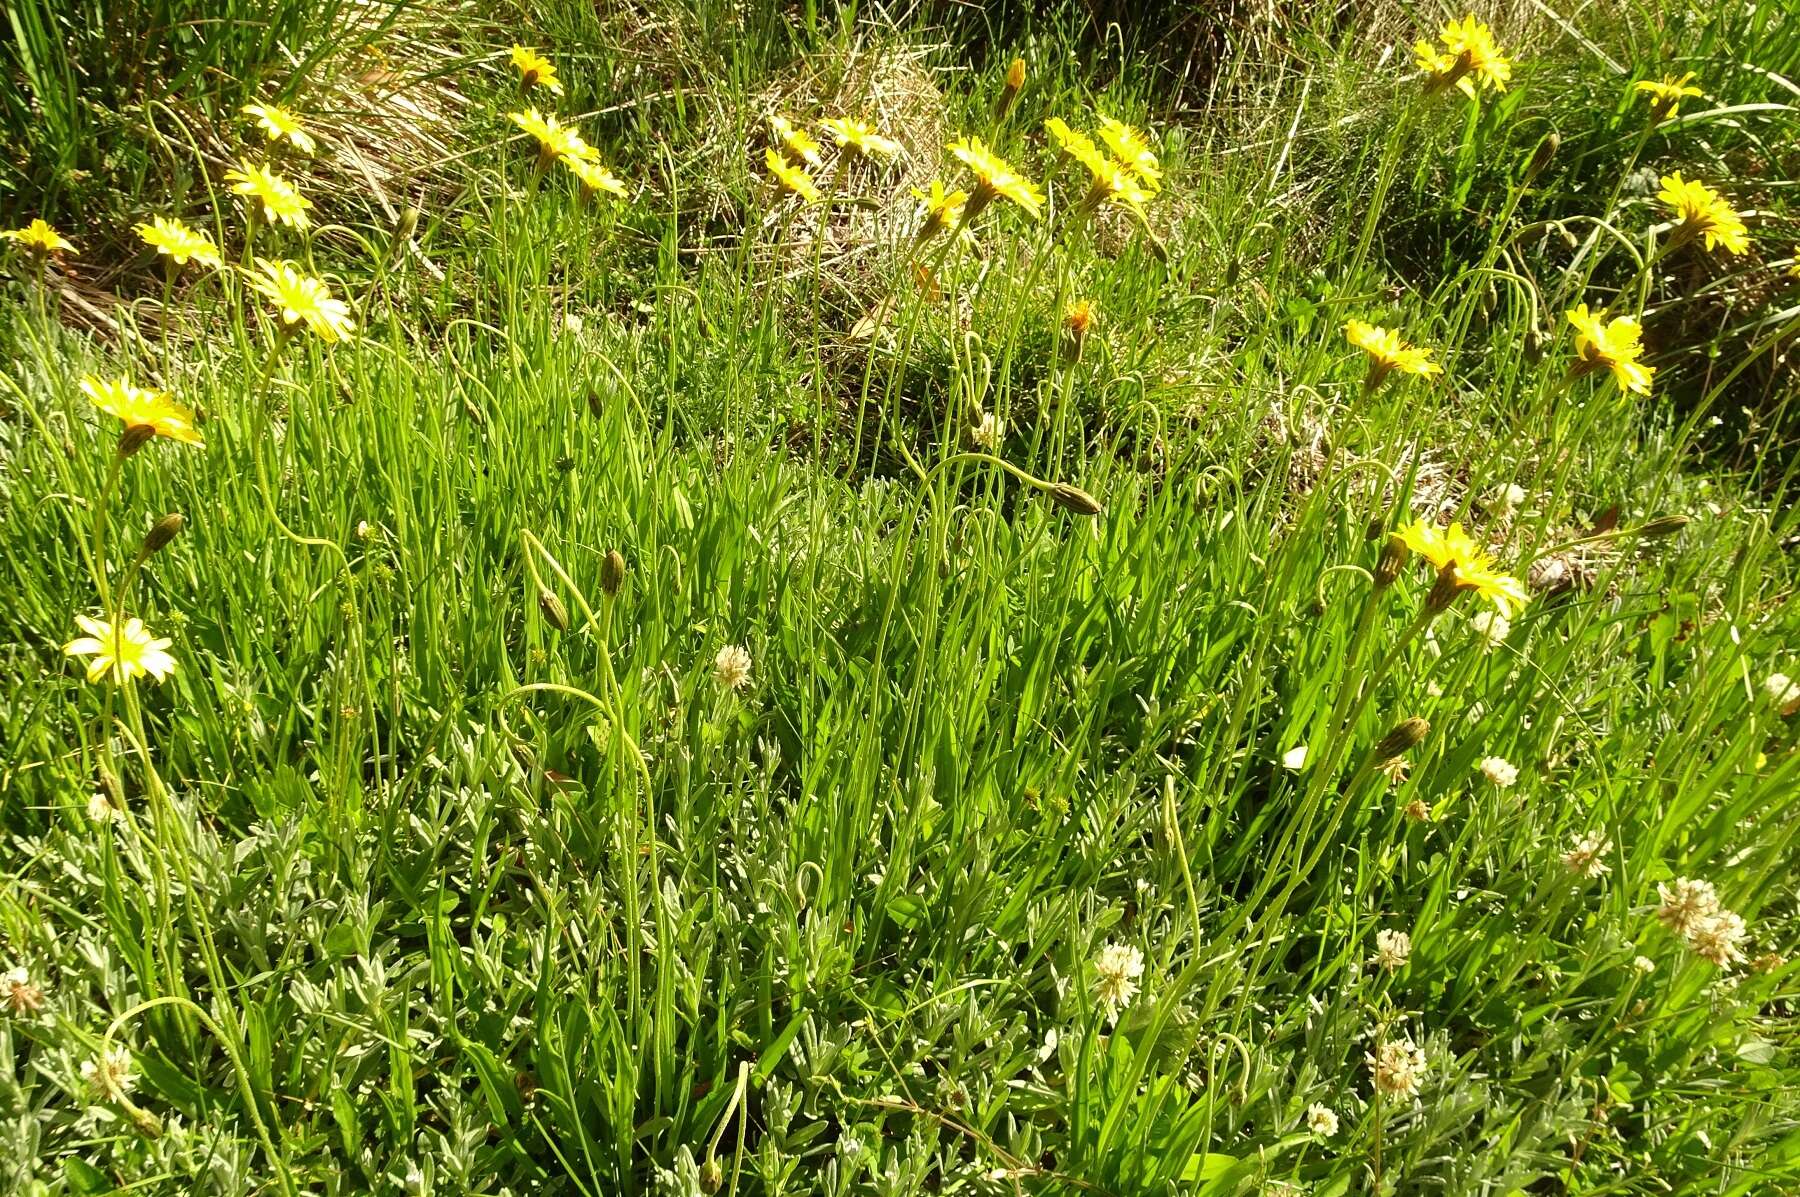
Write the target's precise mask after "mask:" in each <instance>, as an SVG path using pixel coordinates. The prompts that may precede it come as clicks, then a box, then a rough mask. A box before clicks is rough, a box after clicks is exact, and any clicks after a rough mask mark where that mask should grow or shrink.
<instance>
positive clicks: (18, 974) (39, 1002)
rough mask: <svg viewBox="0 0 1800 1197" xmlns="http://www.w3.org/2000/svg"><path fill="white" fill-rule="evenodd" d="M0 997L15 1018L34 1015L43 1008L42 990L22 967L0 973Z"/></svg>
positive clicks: (18, 966)
mask: <svg viewBox="0 0 1800 1197" xmlns="http://www.w3.org/2000/svg"><path fill="white" fill-rule="evenodd" d="M0 997H4V998H5V1001H6V1008H7V1009H8V1010H10V1011H11V1012H12V1014H13V1017H15V1018H24V1017H26V1016H28V1015H32V1014H36V1013H38V1012H39V1011H41V1010H42V1009H43V1008H44V990H43V988H42V987H41V986H40V985H38V984H37V982H35V981H33V980H32V979H31V973H30V972H29V971H27V970H26V968H25V967H24V966H23V965H17V966H15V967H13V968H9V969H7V970H6V971H5V972H4V973H0Z"/></svg>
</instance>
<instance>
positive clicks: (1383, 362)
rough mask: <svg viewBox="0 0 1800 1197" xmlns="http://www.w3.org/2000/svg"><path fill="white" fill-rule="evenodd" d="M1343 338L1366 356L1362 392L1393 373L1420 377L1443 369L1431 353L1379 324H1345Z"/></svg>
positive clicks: (1378, 383) (1352, 321)
mask: <svg viewBox="0 0 1800 1197" xmlns="http://www.w3.org/2000/svg"><path fill="white" fill-rule="evenodd" d="M1344 337H1345V339H1346V340H1348V341H1349V342H1350V343H1351V344H1352V345H1354V346H1356V347H1357V348H1358V349H1360V350H1362V351H1363V352H1364V353H1366V354H1368V355H1369V374H1368V377H1367V378H1366V379H1364V381H1363V387H1364V389H1365V390H1370V391H1372V390H1374V389H1375V388H1376V387H1378V386H1380V385H1381V384H1382V383H1383V382H1384V381H1385V380H1386V379H1387V377H1388V375H1390V374H1392V373H1393V372H1395V371H1396V370H1397V371H1399V372H1400V373H1402V374H1417V375H1420V376H1421V377H1430V376H1431V375H1433V374H1442V373H1443V372H1444V368H1443V367H1442V366H1440V365H1438V364H1437V363H1436V362H1434V361H1432V360H1431V350H1429V349H1422V348H1420V347H1418V346H1416V345H1408V344H1407V343H1406V342H1405V341H1403V340H1401V339H1400V334H1399V333H1398V332H1396V331H1395V330H1393V329H1389V328H1382V327H1381V326H1380V325H1379V324H1367V323H1365V322H1363V321H1361V320H1351V321H1349V322H1348V323H1346V324H1345V325H1344Z"/></svg>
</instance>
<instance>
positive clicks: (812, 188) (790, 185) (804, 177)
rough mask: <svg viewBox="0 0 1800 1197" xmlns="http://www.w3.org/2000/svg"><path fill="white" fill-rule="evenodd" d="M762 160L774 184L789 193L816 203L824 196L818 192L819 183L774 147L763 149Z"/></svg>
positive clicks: (809, 202) (806, 201)
mask: <svg viewBox="0 0 1800 1197" xmlns="http://www.w3.org/2000/svg"><path fill="white" fill-rule="evenodd" d="M763 160H764V161H765V162H766V163H767V164H768V167H769V173H770V174H772V175H774V176H775V182H776V185H777V186H779V187H780V188H781V190H783V191H785V192H787V193H788V194H789V195H797V196H799V197H800V199H801V200H802V201H803V202H804V203H808V204H816V203H818V202H819V201H820V200H821V199H822V198H824V197H823V196H822V195H820V194H819V185H818V184H817V183H814V182H813V178H812V176H811V175H809V174H807V173H806V170H805V168H803V167H799V166H795V165H794V164H793V163H791V162H789V161H788V160H787V159H786V158H783V157H782V156H781V154H780V153H778V152H777V151H776V150H775V149H774V148H772V147H771V148H770V149H767V150H765V151H763Z"/></svg>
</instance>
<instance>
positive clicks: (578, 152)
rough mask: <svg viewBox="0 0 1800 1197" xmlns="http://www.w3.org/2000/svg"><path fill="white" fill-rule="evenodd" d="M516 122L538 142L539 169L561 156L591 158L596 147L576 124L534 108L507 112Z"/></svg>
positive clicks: (513, 121) (544, 167) (514, 122)
mask: <svg viewBox="0 0 1800 1197" xmlns="http://www.w3.org/2000/svg"><path fill="white" fill-rule="evenodd" d="M506 115H507V117H508V118H509V119H510V120H511V121H512V123H513V124H515V125H517V126H519V128H521V129H523V130H525V132H527V133H529V134H531V136H532V137H533V138H534V139H535V140H536V141H537V144H538V169H539V170H544V169H546V168H548V167H549V165H550V164H551V163H552V162H554V161H556V159H558V158H592V157H593V156H594V151H593V148H592V147H591V146H589V145H588V143H587V142H585V141H583V140H582V139H581V134H579V133H577V132H576V131H575V126H574V125H565V124H563V123H562V122H561V121H559V120H557V119H556V117H555V115H554V114H553V115H550V116H545V115H543V114H542V113H540V112H539V111H538V110H537V109H535V108H527V109H526V110H525V111H524V112H509V113H507V114H506Z"/></svg>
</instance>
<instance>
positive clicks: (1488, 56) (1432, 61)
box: [1413, 13, 1512, 99]
mask: <svg viewBox="0 0 1800 1197" xmlns="http://www.w3.org/2000/svg"><path fill="white" fill-rule="evenodd" d="M1438 37H1439V39H1440V40H1441V41H1442V42H1443V43H1444V49H1443V50H1442V51H1441V52H1440V51H1439V50H1438V49H1437V48H1436V47H1434V46H1433V45H1432V44H1431V43H1430V42H1426V41H1421V42H1417V43H1415V44H1414V46H1413V60H1414V62H1415V63H1417V65H1418V67H1419V69H1420V70H1422V71H1424V72H1425V74H1426V75H1427V79H1426V82H1425V86H1426V90H1428V91H1432V92H1438V91H1442V90H1444V89H1445V88H1447V87H1451V86H1455V87H1456V88H1457V89H1458V90H1459V91H1461V92H1462V93H1463V94H1464V95H1466V96H1468V97H1469V98H1470V99H1474V98H1475V93H1476V89H1477V88H1478V87H1480V86H1487V87H1491V88H1493V89H1494V90H1495V91H1505V90H1506V84H1507V82H1508V81H1509V80H1511V79H1512V63H1511V62H1509V61H1507V58H1506V56H1505V55H1504V54H1502V53H1501V52H1500V47H1499V46H1498V45H1497V44H1496V43H1495V42H1494V31H1493V30H1492V29H1489V28H1488V27H1487V25H1486V24H1484V23H1483V22H1481V21H1478V20H1476V19H1475V14H1474V13H1470V14H1469V15H1468V16H1465V17H1464V18H1463V19H1462V20H1460V21H1451V22H1449V23H1448V24H1446V25H1445V26H1444V27H1443V28H1442V29H1441V30H1439V31H1438Z"/></svg>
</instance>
